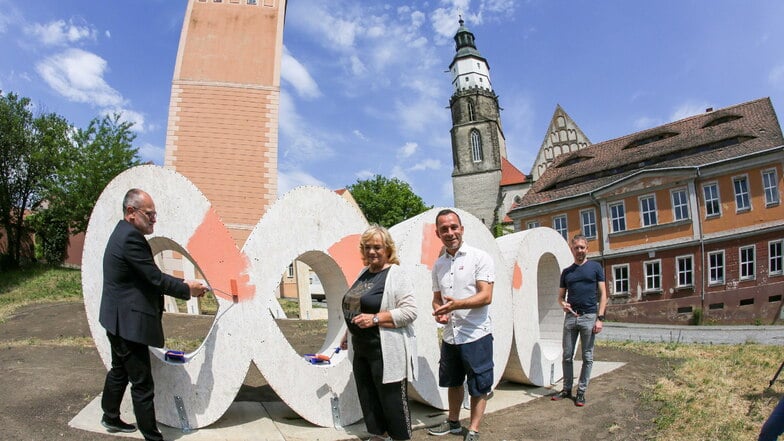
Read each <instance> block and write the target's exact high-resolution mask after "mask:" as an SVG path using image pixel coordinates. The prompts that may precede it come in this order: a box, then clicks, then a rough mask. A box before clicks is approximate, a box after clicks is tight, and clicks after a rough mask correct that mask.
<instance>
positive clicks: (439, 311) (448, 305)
mask: <svg viewBox="0 0 784 441" xmlns="http://www.w3.org/2000/svg"><path fill="white" fill-rule="evenodd" d="M442 299H443V303H442V304H441V306H439V307H438V308H436V309H434V310H433V315H434V316H435V317H436V321H438V316H440V315H442V316H446V315H447V314H449V313H450V312H452V311H454V310H455V309H457V305H455V299H453V298H452V297H449V296H443V297H442ZM439 323H441V322H439ZM443 323H446V322H443Z"/></svg>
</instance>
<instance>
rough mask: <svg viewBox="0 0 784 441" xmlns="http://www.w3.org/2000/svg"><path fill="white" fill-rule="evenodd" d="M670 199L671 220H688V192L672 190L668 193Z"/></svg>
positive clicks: (682, 189)
mask: <svg viewBox="0 0 784 441" xmlns="http://www.w3.org/2000/svg"><path fill="white" fill-rule="evenodd" d="M681 198H682V199H681ZM670 199H672V218H673V219H674V220H676V221H679V220H687V219H689V218H690V215H689V192H688V191H687V190H686V189H685V188H676V189H673V190H672V191H670Z"/></svg>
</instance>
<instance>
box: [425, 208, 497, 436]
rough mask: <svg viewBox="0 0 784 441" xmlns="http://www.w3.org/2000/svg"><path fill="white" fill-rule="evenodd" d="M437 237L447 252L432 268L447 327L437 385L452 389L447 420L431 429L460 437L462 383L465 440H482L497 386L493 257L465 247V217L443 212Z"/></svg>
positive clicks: (439, 313)
mask: <svg viewBox="0 0 784 441" xmlns="http://www.w3.org/2000/svg"><path fill="white" fill-rule="evenodd" d="M436 235H437V236H438V238H439V239H441V242H442V243H443V244H444V247H445V250H446V252H445V253H444V254H443V255H441V256H440V257H439V258H438V260H436V263H435V266H434V268H433V316H434V317H435V319H436V321H437V322H438V323H442V324H444V325H446V326H445V327H444V333H443V339H444V340H443V342H442V343H441V360H440V362H439V369H438V377H439V380H438V385H439V386H441V387H446V388H448V389H449V390H448V396H449V415H448V416H447V420H446V421H444V422H443V423H441V424H440V425H438V426H436V427H431V428H430V429H428V433H429V434H430V435H438V436H440V435H446V434H448V433H451V434H455V435H457V434H460V433H462V431H463V428H462V427H461V426H460V407H461V405H462V403H463V394H464V392H463V383H467V385H468V394H469V395H470V396H471V419H470V423H469V426H468V431H467V433H466V434H465V437H464V438H463V439H464V441H477V440H479V424H480V423H481V421H482V417H483V416H484V413H485V407H487V397H488V395H489V394H490V392H491V389H492V386H493V334H492V332H493V329H492V323H491V321H490V311H489V309H490V308H489V305H490V303H491V302H492V300H493V282H494V281H495V266H494V264H493V260H492V259H491V258H490V256H489V255H488V254H487V253H486V252H484V251H482V250H480V249H477V248H474V247H471V246H468V245H466V244H465V243H463V225H462V223H461V221H460V216H458V215H457V213H455V212H454V211H452V210H449V209H446V210H441V211H440V212H439V213H438V215H437V216H436Z"/></svg>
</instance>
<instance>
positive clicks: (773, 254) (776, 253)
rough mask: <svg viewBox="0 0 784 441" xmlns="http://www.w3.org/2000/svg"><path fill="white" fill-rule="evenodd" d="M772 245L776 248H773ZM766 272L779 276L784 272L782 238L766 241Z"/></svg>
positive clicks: (783, 243) (783, 244)
mask: <svg viewBox="0 0 784 441" xmlns="http://www.w3.org/2000/svg"><path fill="white" fill-rule="evenodd" d="M774 247H776V248H778V249H776V250H774ZM768 274H769V275H771V276H780V275H782V274H784V240H782V239H779V240H771V241H770V242H768Z"/></svg>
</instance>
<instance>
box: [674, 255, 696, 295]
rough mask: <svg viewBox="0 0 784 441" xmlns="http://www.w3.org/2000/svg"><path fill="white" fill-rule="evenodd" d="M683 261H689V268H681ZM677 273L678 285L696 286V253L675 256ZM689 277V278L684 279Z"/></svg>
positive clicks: (682, 286) (679, 286)
mask: <svg viewBox="0 0 784 441" xmlns="http://www.w3.org/2000/svg"><path fill="white" fill-rule="evenodd" d="M681 262H689V268H688V269H684V268H681ZM675 275H676V278H677V281H676V282H677V283H676V286H677V287H678V288H687V287H693V286H694V255H693V254H688V255H684V256H677V257H676V258H675ZM685 278H688V279H689V280H688V281H686V280H684V279H685Z"/></svg>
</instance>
